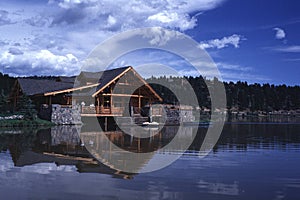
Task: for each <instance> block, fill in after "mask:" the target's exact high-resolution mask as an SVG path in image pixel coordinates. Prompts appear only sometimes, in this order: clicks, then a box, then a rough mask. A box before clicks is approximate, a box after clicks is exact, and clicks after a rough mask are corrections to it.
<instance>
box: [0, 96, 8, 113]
mask: <svg viewBox="0 0 300 200" xmlns="http://www.w3.org/2000/svg"><path fill="white" fill-rule="evenodd" d="M7 106H8V105H7V97H6V96H5V95H4V91H3V90H2V91H1V92H0V114H5V113H6V112H7Z"/></svg>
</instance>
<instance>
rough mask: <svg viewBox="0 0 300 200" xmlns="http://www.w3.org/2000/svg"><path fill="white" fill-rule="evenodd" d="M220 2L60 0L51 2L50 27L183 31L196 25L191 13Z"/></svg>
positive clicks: (204, 9) (209, 8) (197, 0)
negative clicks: (55, 11) (82, 25)
mask: <svg viewBox="0 0 300 200" xmlns="http://www.w3.org/2000/svg"><path fill="white" fill-rule="evenodd" d="M223 1H224V0H195V1H188V0H180V1H175V0H168V1H158V0H152V1H136V0H128V1H123V0H114V1H111V0H103V1H97V0H61V1H58V2H57V1H51V2H50V4H55V5H58V6H59V7H60V8H61V9H60V12H59V13H58V14H57V15H56V16H55V17H54V20H53V24H54V25H55V24H76V23H82V22H84V23H85V24H90V23H92V24H93V25H97V26H99V27H100V28H107V29H109V28H110V25H111V26H112V25H114V27H113V28H114V30H118V31H122V30H128V29H132V28H140V27H145V26H162V27H167V28H175V29H179V30H181V31H185V30H188V29H192V28H194V27H195V26H196V25H197V20H196V18H195V17H193V16H191V15H192V13H193V14H194V13H195V12H198V13H201V12H205V11H207V10H211V9H214V8H216V7H217V6H219V5H220V4H221V3H222V2H223ZM103 21H107V23H106V24H105V23H103ZM112 22H113V23H112ZM116 22H119V23H118V27H115V25H116Z"/></svg>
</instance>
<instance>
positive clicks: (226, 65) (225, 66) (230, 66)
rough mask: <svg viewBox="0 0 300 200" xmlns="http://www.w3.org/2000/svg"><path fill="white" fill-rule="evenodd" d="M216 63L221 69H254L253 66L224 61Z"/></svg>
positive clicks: (246, 70) (247, 70)
mask: <svg viewBox="0 0 300 200" xmlns="http://www.w3.org/2000/svg"><path fill="white" fill-rule="evenodd" d="M216 65H217V66H218V68H219V69H221V70H231V71H242V72H249V71H252V70H253V68H252V67H246V66H241V65H237V64H229V63H224V62H218V63H216Z"/></svg>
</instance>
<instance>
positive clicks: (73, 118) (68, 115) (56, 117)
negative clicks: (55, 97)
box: [39, 104, 82, 125]
mask: <svg viewBox="0 0 300 200" xmlns="http://www.w3.org/2000/svg"><path fill="white" fill-rule="evenodd" d="M39 117H40V118H42V119H45V120H48V121H51V122H53V123H55V124H57V125H74V124H82V122H81V115H80V106H61V105H58V104H53V105H42V107H41V110H40V113H39Z"/></svg>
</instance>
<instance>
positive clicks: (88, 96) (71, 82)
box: [10, 66, 162, 117]
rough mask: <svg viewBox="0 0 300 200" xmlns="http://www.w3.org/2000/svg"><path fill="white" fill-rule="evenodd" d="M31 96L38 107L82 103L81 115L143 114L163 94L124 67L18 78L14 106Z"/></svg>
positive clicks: (69, 105) (11, 99) (13, 90)
mask: <svg viewBox="0 0 300 200" xmlns="http://www.w3.org/2000/svg"><path fill="white" fill-rule="evenodd" d="M23 94H25V95H27V96H29V97H30V99H31V100H32V101H33V103H34V104H35V105H36V108H37V109H38V110H39V111H41V109H42V108H43V107H49V106H51V105H59V106H60V108H72V106H73V107H74V106H76V105H77V106H78V107H79V108H80V115H81V116H97V117H102V116H124V113H125V112H127V113H132V114H140V113H141V108H142V107H144V106H146V105H151V104H152V103H154V102H161V101H162V98H161V97H160V96H159V95H158V94H157V93H156V92H155V91H154V90H153V89H152V87H151V86H150V85H149V84H148V83H147V82H146V81H145V80H144V79H143V78H142V77H141V76H140V75H139V74H138V73H137V72H136V71H135V70H134V69H133V67H131V66H129V67H122V68H116V69H110V70H106V71H101V72H84V71H83V72H81V73H80V74H79V75H78V76H77V77H75V76H74V77H59V78H52V79H43V78H38V79H37V78H18V79H17V81H16V83H15V85H14V87H13V89H12V92H11V95H10V101H11V103H12V105H13V108H14V109H17V104H18V101H19V100H20V97H21V96H22V95H23Z"/></svg>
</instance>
